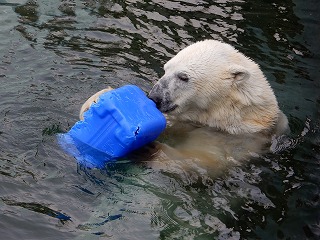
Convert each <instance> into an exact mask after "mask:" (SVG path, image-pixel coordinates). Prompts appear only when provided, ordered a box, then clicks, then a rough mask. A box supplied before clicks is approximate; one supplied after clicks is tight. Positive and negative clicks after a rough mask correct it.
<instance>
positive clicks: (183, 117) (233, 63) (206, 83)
mask: <svg viewBox="0 0 320 240" xmlns="http://www.w3.org/2000/svg"><path fill="white" fill-rule="evenodd" d="M164 70H165V73H164V75H163V76H162V77H161V78H160V79H159V80H158V82H157V83H156V84H155V85H154V86H153V88H152V89H151V91H150V92H149V95H148V96H149V98H150V99H152V100H153V101H154V102H155V103H156V105H157V107H158V109H159V110H160V111H162V112H163V113H164V114H165V115H166V117H167V119H168V122H170V124H169V128H168V129H169V131H168V130H167V132H168V134H167V136H168V137H166V139H173V140H172V141H171V140H169V141H167V143H168V142H169V144H167V143H164V144H163V143H159V144H157V147H155V149H156V151H158V153H159V151H160V152H161V153H164V154H162V156H163V155H165V156H166V159H167V160H172V159H175V160H177V159H180V160H182V162H184V163H185V161H184V160H186V159H189V160H190V159H196V161H198V160H200V162H201V165H202V166H203V165H205V166H207V165H210V166H213V168H211V169H213V170H216V171H219V170H217V169H220V168H221V166H224V163H225V162H228V161H229V160H231V162H235V161H239V160H242V159H248V157H250V156H251V155H252V153H261V152H262V151H261V149H262V148H264V147H265V145H266V144H268V143H270V140H271V137H272V136H275V135H281V134H283V133H284V132H285V131H287V130H288V120H287V117H286V116H285V115H284V114H283V113H282V111H281V110H280V109H279V106H278V102H277V99H276V97H275V94H274V92H273V90H272V89H271V87H270V85H269V83H268V82H267V80H266V77H265V76H264V74H263V73H262V71H261V70H260V67H259V66H258V65H257V64H256V63H255V62H254V61H252V60H251V59H249V58H248V57H246V56H245V55H243V54H242V53H240V52H239V51H237V50H236V49H235V48H234V47H232V46H231V45H229V44H226V43H223V42H220V41H216V40H203V41H199V42H196V43H194V44H192V45H190V46H188V47H186V48H184V49H183V50H181V51H180V52H179V53H178V54H177V55H176V56H174V57H173V58H172V59H170V60H169V61H168V62H167V63H166V64H165V65H164ZM108 90H110V89H104V90H101V91H100V92H98V93H96V94H94V95H93V96H92V97H90V98H89V99H88V100H87V101H86V102H85V104H84V105H83V106H82V108H81V111H80V119H82V118H83V113H84V112H85V111H86V110H87V109H88V108H89V107H90V105H91V104H92V103H93V102H96V101H97V99H98V98H99V95H100V94H102V93H103V92H106V91H108ZM177 123H178V124H177ZM170 143H171V144H170ZM152 155H153V156H159V154H158V155H157V154H152ZM226 160H227V161H226ZM155 162H156V161H155ZM184 163H183V164H184ZM166 165H167V166H172V165H174V164H166ZM175 165H177V164H176V162H175ZM218 165H219V166H220V167H217V166H218Z"/></svg>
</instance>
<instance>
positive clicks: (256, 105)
mask: <svg viewBox="0 0 320 240" xmlns="http://www.w3.org/2000/svg"><path fill="white" fill-rule="evenodd" d="M267 91H268V89H267ZM242 94H243V93H239V92H238V93H235V94H233V95H232V97H231V98H230V99H228V100H226V99H223V101H215V102H214V103H211V104H210V105H209V106H208V108H207V109H206V110H205V111H204V109H200V108H192V109H189V110H188V111H187V112H185V113H183V114H180V115H179V117H178V118H179V119H180V120H183V121H191V122H197V123H199V124H201V125H205V126H209V127H213V128H216V129H219V130H221V131H226V132H228V133H230V134H244V133H257V132H266V133H270V131H271V130H272V129H274V126H275V124H276V122H277V120H278V115H279V108H278V103H277V100H276V98H275V96H274V93H273V92H272V90H271V92H270V93H269V94H263V95H261V96H258V97H257V96H256V97H255V98H254V99H246V98H245V96H251V95H247V94H244V95H245V96H241V95H242ZM266 96H268V97H266Z"/></svg>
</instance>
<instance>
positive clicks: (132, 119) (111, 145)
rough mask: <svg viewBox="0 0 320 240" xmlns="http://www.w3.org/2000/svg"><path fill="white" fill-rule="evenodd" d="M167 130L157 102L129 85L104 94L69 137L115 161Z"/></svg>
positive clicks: (72, 129) (74, 127)
mask: <svg viewBox="0 0 320 240" xmlns="http://www.w3.org/2000/svg"><path fill="white" fill-rule="evenodd" d="M165 127H166V119H165V117H164V115H163V114H162V113H161V112H160V111H159V110H158V109H157V108H156V106H155V103H154V102H153V101H152V100H150V99H149V98H147V96H146V95H145V93H144V92H143V91H142V90H141V89H140V88H138V87H137V86H134V85H126V86H124V87H121V88H118V89H115V90H111V91H109V92H106V93H103V94H102V95H101V96H100V98H99V101H98V102H97V103H95V104H93V105H92V106H91V107H90V108H89V110H88V111H87V112H85V113H84V120H83V121H78V122H77V123H76V124H75V125H74V126H73V127H72V128H71V129H70V131H69V132H68V135H69V136H71V137H72V138H73V139H74V140H75V142H78V143H79V142H81V143H83V144H85V145H87V146H90V147H91V148H93V149H95V150H97V151H100V152H102V153H104V154H106V155H107V156H109V157H108V159H114V158H118V157H123V156H125V155H126V154H128V153H129V152H131V151H133V150H136V149H138V148H140V147H142V146H143V145H145V144H147V143H149V142H152V141H154V140H155V139H156V138H157V137H158V136H159V135H160V134H161V132H162V131H163V130H164V129H165ZM86 148H87V147H86Z"/></svg>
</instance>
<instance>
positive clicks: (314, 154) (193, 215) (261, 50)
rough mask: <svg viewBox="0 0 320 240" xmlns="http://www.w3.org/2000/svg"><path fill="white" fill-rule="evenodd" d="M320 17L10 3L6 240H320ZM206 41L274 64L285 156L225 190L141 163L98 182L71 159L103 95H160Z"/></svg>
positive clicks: (0, 97) (223, 6) (0, 18)
mask: <svg viewBox="0 0 320 240" xmlns="http://www.w3.org/2000/svg"><path fill="white" fill-rule="evenodd" d="M319 12H320V9H319V4H318V2H317V1H316V0H310V1H308V2H305V1H300V0H285V1H282V2H281V3H278V2H277V1H274V2H273V1H262V0H259V1H254V0H246V1H243V0H233V1H231V0H230V1H229V0H217V1H162V0H153V1H135V0H129V1H104V0H100V1H98V0H96V1H95V0H91V1H80V0H74V1H72V0H61V1H49V0H38V1H36V0H29V1H14V0H12V1H11V0H7V1H5V0H0V22H1V24H0V84H1V87H0V103H1V104H0V122H1V124H0V183H1V184H0V213H1V217H0V234H1V236H2V238H3V239H19V238H20V239H104V238H105V239H108V238H110V239H142V238H143V239H317V238H319V235H320V229H319V216H320V215H319V201H320V200H319V199H320V198H319V191H320V190H319V186H320V185H319V183H320V178H319V175H318V172H319V159H320V157H319V155H320V150H319V149H320V148H319V147H320V137H319V102H320V98H319V90H320V87H319V83H320V80H319V66H320V58H319V57H320V55H319V52H320V51H319V44H318V40H319V37H320V31H319V27H318V26H319V25H320V21H319ZM205 38H213V39H217V40H222V41H225V42H227V43H230V44H232V45H234V46H235V47H236V48H238V49H239V50H241V51H242V52H244V53H245V54H246V55H248V56H250V57H251V58H252V59H253V60H255V61H256V62H258V63H259V64H260V65H261V68H262V70H263V71H264V73H265V74H266V76H267V77H268V79H269V81H270V84H271V85H272V87H273V89H274V90H275V94H276V96H277V98H278V100H279V105H280V107H281V109H282V110H283V111H284V113H285V114H286V115H287V116H288V118H289V122H290V127H291V130H292V132H291V134H290V136H288V138H287V139H286V140H285V144H282V145H280V147H281V149H274V150H275V153H272V154H271V153H270V154H266V155H263V156H259V157H256V158H254V159H251V160H250V161H247V162H246V163H244V164H242V165H240V166H234V167H231V168H229V169H228V170H226V171H224V172H223V173H221V175H219V177H215V178H213V177H210V174H208V169H206V168H203V167H202V168H201V171H198V170H199V169H198V170H197V171H196V170H195V169H189V170H187V169H185V168H182V167H181V166H179V164H176V165H170V166H169V167H168V168H165V167H156V166H154V167H150V165H148V164H146V163H145V162H143V161H142V162H136V161H132V159H130V157H129V158H125V159H121V160H119V161H117V162H115V163H110V164H107V165H106V168H105V169H102V170H97V169H88V168H85V167H83V166H81V165H78V164H77V162H76V161H75V159H74V158H72V157H71V156H69V155H68V154H66V153H65V152H64V151H63V150H62V149H61V148H60V147H59V145H58V144H57V138H56V134H57V133H60V132H66V131H68V130H69V129H70V127H71V126H72V125H73V124H74V123H75V122H76V121H77V120H78V111H79V109H80V107H81V104H82V103H83V102H84V101H85V99H86V98H88V97H89V96H90V95H91V94H93V93H95V92H96V91H98V90H100V89H102V88H105V87H106V86H112V87H115V88H116V87H119V86H123V85H125V84H136V85H138V86H139V87H141V88H142V89H143V90H144V91H146V92H147V91H149V90H150V89H151V87H152V85H153V84H154V82H155V81H156V80H157V79H158V78H159V77H160V76H161V75H162V74H163V70H162V66H163V64H164V63H165V62H166V61H168V60H169V59H170V58H171V57H172V56H174V55H175V53H177V52H178V51H179V50H180V49H182V48H183V47H185V46H187V45H189V44H190V43H193V42H195V41H197V40H202V39H205ZM147 160H148V159H146V162H147Z"/></svg>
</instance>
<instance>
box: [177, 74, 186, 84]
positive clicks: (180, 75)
mask: <svg viewBox="0 0 320 240" xmlns="http://www.w3.org/2000/svg"><path fill="white" fill-rule="evenodd" d="M177 77H178V78H179V79H180V80H181V81H184V82H188V81H189V76H188V75H187V74H186V73H182V72H181V73H178V75H177Z"/></svg>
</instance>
